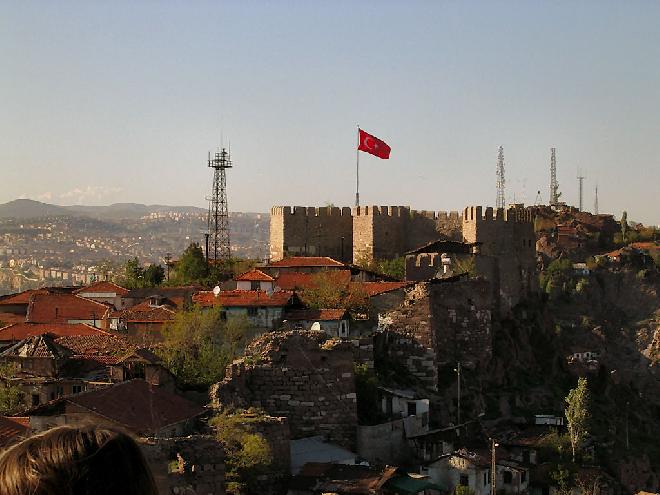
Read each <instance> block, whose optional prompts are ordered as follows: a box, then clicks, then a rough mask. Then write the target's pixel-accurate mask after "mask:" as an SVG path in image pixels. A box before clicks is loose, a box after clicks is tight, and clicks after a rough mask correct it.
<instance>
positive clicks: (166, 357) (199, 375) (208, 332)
mask: <svg viewBox="0 0 660 495" xmlns="http://www.w3.org/2000/svg"><path fill="white" fill-rule="evenodd" d="M223 315H224V313H223V311H222V308H220V307H215V308H212V309H209V310H205V309H201V308H199V307H195V308H193V309H191V310H189V311H180V312H179V313H177V314H176V316H175V318H174V320H173V321H172V322H170V323H168V324H167V325H165V327H164V328H163V337H164V342H163V343H162V344H161V346H160V347H159V349H158V351H157V352H158V354H159V355H160V356H161V358H162V359H163V361H164V362H165V365H166V367H167V368H168V369H169V370H170V371H171V372H172V373H173V374H174V375H175V376H176V377H177V379H178V380H179V382H180V383H181V384H182V385H183V386H184V387H191V388H204V387H209V386H210V385H211V384H213V383H216V382H218V381H220V380H222V379H223V378H224V375H225V368H226V367H227V365H228V364H229V363H231V361H232V359H234V358H235V357H236V355H237V354H238V352H239V351H240V350H241V349H242V346H243V345H244V341H245V336H246V334H247V328H248V323H247V318H230V319H229V320H228V321H227V320H225V318H224V317H223Z"/></svg>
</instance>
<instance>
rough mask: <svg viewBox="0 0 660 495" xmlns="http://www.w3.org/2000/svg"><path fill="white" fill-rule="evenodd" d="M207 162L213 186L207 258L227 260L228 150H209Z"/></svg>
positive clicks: (229, 161)
mask: <svg viewBox="0 0 660 495" xmlns="http://www.w3.org/2000/svg"><path fill="white" fill-rule="evenodd" d="M207 164H208V166H209V168H212V169H213V186H212V188H211V195H210V196H209V197H207V198H206V199H207V200H208V201H209V215H208V220H207V228H208V235H209V244H210V245H209V253H207V258H208V259H210V260H213V261H217V260H224V261H227V260H229V257H230V255H231V250H230V242H229V205H228V203H227V176H226V172H225V171H226V170H227V169H228V168H232V163H231V156H230V152H229V151H228V150H227V149H225V148H221V149H220V151H216V152H215V153H214V154H213V155H211V152H209V155H208V161H207Z"/></svg>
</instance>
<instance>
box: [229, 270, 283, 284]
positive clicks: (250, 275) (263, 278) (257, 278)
mask: <svg viewBox="0 0 660 495" xmlns="http://www.w3.org/2000/svg"><path fill="white" fill-rule="evenodd" d="M234 280H236V281H237V282H273V281H274V280H275V279H274V278H273V277H271V276H270V275H266V274H265V273H264V272H262V271H261V270H257V269H256V268H255V269H254V270H250V271H249V272H245V273H243V274H241V275H238V276H237V277H235V278H234Z"/></svg>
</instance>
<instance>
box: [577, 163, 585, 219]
mask: <svg viewBox="0 0 660 495" xmlns="http://www.w3.org/2000/svg"><path fill="white" fill-rule="evenodd" d="M577 179H578V182H579V186H580V202H579V204H580V207H579V208H578V209H579V210H580V211H582V182H583V181H584V179H586V177H584V176H583V175H580V169H578V176H577Z"/></svg>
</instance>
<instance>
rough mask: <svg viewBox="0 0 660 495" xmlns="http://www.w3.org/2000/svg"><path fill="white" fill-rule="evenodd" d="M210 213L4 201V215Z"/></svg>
mask: <svg viewBox="0 0 660 495" xmlns="http://www.w3.org/2000/svg"><path fill="white" fill-rule="evenodd" d="M167 211H171V212H176V213H206V209H204V208H198V207H196V206H165V205H143V204H139V203H114V204H111V205H108V206H83V205H74V206H58V205H51V204H48V203H42V202H41V201H34V200H32V199H15V200H14V201H9V202H8V203H4V204H0V218H21V219H22V218H39V217H53V216H68V217H89V218H98V219H103V220H135V219H138V218H140V217H143V216H145V215H149V214H151V213H159V212H167Z"/></svg>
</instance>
